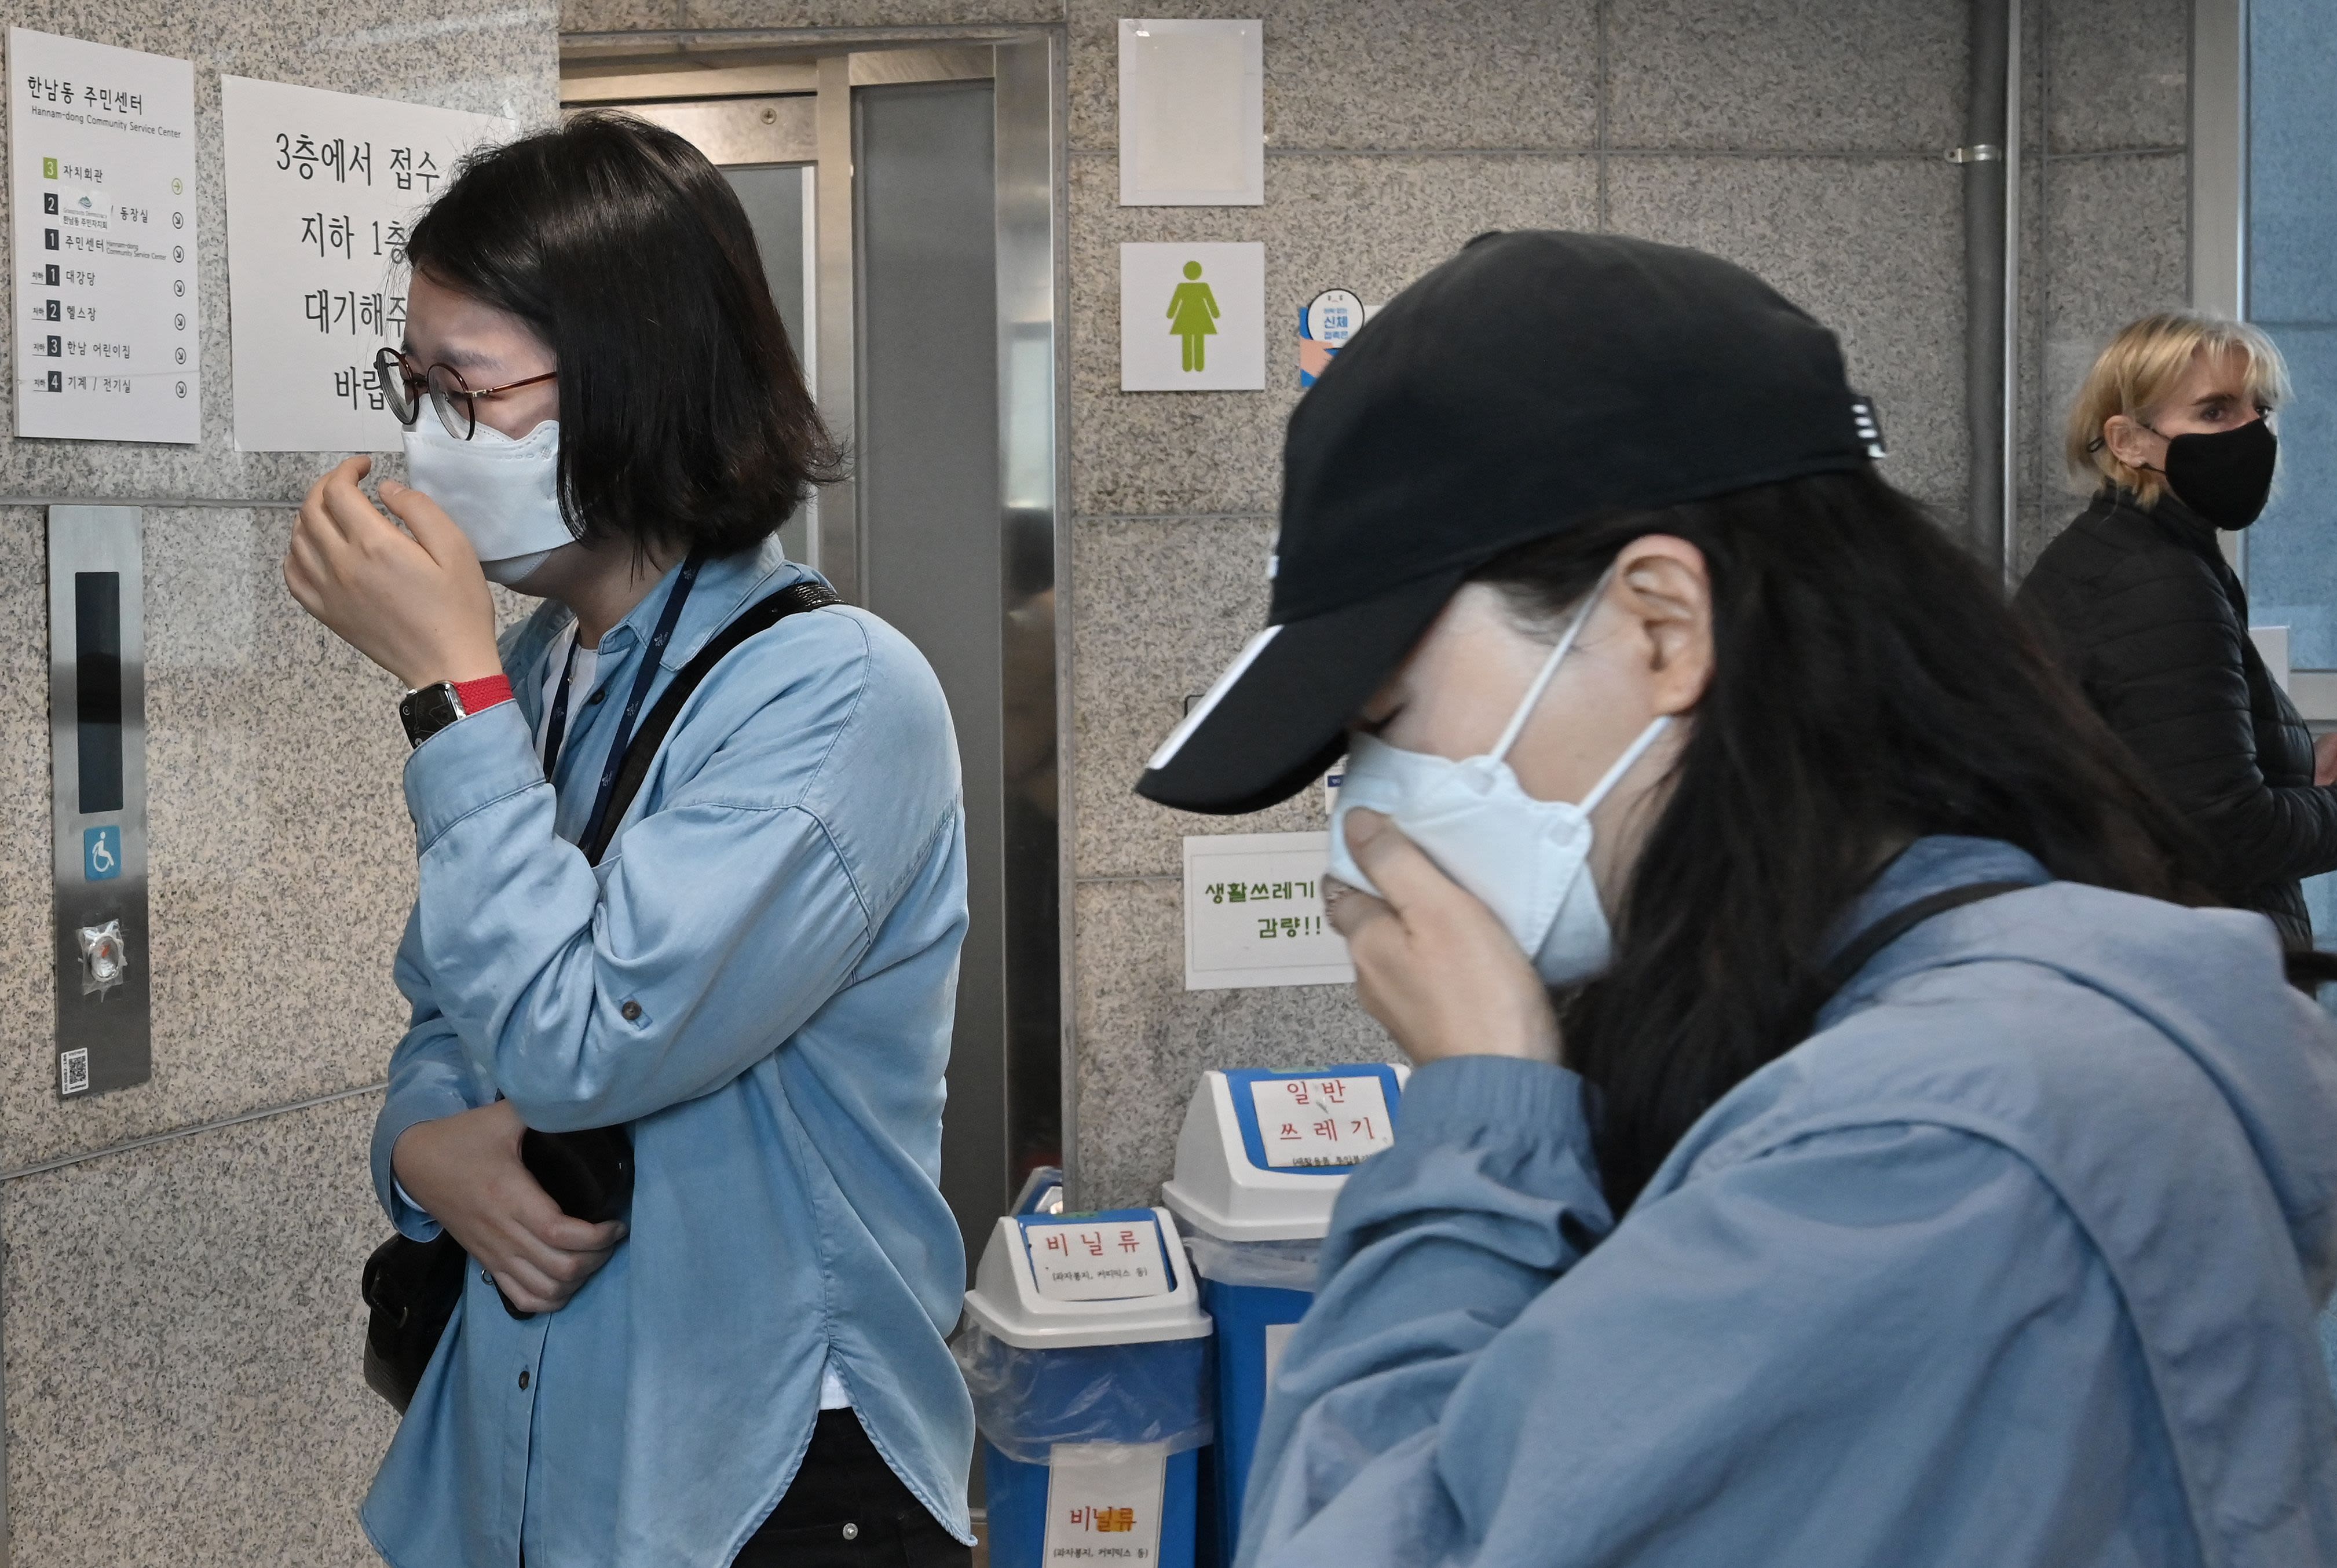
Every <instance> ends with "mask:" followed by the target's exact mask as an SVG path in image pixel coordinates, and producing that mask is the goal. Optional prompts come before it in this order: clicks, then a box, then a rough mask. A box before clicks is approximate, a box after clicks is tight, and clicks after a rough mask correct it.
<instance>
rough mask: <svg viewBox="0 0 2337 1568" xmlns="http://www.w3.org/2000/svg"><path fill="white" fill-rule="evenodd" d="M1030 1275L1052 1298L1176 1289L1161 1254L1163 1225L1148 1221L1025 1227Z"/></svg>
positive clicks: (1114, 1297) (1107, 1297) (1123, 1296)
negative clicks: (1029, 1253)
mask: <svg viewBox="0 0 2337 1568" xmlns="http://www.w3.org/2000/svg"><path fill="white" fill-rule="evenodd" d="M1022 1238H1023V1241H1024V1243H1025V1244H1026V1245H1027V1246H1028V1247H1029V1248H1030V1250H1031V1276H1032V1281H1033V1283H1035V1284H1036V1285H1037V1286H1038V1287H1039V1294H1040V1296H1041V1297H1042V1298H1043V1299H1046V1300H1049V1301H1126V1300H1131V1299H1136V1298H1138V1297H1143V1296H1166V1295H1168V1293H1169V1291H1170V1290H1171V1289H1174V1287H1173V1286H1172V1285H1171V1283H1170V1282H1169V1279H1168V1262H1167V1260H1166V1259H1164V1258H1162V1256H1161V1253H1160V1227H1159V1225H1158V1224H1156V1223H1155V1222H1153V1221H1152V1220H1072V1221H1070V1222H1068V1223H1065V1224H1061V1225H1026V1226H1024V1227H1023V1228H1022Z"/></svg>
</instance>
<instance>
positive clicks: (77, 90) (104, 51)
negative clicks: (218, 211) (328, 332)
mask: <svg viewBox="0 0 2337 1568" xmlns="http://www.w3.org/2000/svg"><path fill="white" fill-rule="evenodd" d="M8 130H9V136H8V141H9V160H8V162H9V176H10V192H11V200H12V201H13V202H14V208H13V211H12V217H13V221H14V228H15V250H14V252H13V254H12V257H11V265H12V266H13V267H14V269H15V288H14V289H11V290H10V294H9V298H10V302H11V307H12V309H14V310H15V319H16V333H15V349H16V352H15V361H16V363H15V390H16V434H17V435H19V436H62V437H65V438H68V439H76V440H86V441H157V442H174V443H181V444H187V445H191V444H193V443H195V442H197V441H200V439H201V438H202V317H201V313H200V310H198V309H197V308H196V304H197V301H196V292H195V285H196V271H195V260H196V246H195V218H196V211H197V203H196V201H195V196H196V191H195V136H194V131H195V68H194V66H193V65H192V64H190V63H189V62H187V61H184V60H172V59H168V58H165V57H164V56H162V55H160V54H141V53H139V52H138V51H136V50H134V49H116V48H113V47H112V46H111V45H108V44H91V43H86V42H84V41H83V40H81V39H79V38H60V37H56V36H54V34H47V33H35V32H33V31H32V30H30V29H29V28H24V27H11V28H10V29H8Z"/></svg>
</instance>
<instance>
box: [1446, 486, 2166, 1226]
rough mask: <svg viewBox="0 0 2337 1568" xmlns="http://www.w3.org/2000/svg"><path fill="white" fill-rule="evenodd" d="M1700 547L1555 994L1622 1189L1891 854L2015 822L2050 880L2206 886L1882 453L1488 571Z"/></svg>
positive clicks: (2011, 828) (1523, 551)
mask: <svg viewBox="0 0 2337 1568" xmlns="http://www.w3.org/2000/svg"><path fill="white" fill-rule="evenodd" d="M1645 534H1670V535H1673V536H1675V537H1677V538H1680V539H1684V540H1686V541H1687V542H1688V543H1689V544H1694V545H1695V546H1696V547H1697V549H1698V550H1700V551H1702V552H1703V553H1704V558H1705V562H1706V570H1707V572H1708V573H1709V575H1710V579H1711V583H1712V590H1711V591H1712V635H1713V653H1714V668H1713V674H1712V681H1711V684H1710V686H1709V688H1708V689H1707V691H1706V693H1705V696H1704V698H1703V701H1701V702H1700V703H1699V704H1698V705H1697V710H1696V713H1695V720H1694V726H1693V729H1692V730H1691V731H1690V734H1689V737H1688V740H1687V743H1686V745H1685V746H1684V747H1683V748H1682V750H1681V753H1680V756H1679V759H1678V761H1677V765H1676V768H1675V770H1674V773H1673V776H1672V778H1671V779H1669V780H1668V793H1667V795H1666V796H1664V797H1661V805H1660V807H1659V808H1658V813H1659V814H1658V816H1657V818H1656V820H1655V821H1654V822H1653V823H1651V824H1649V826H1648V833H1647V837H1646V840H1645V848H1644V850H1643V852H1642V854H1641V857H1640V859H1639V861H1638V866H1637V867H1636V869H1635V870H1634V871H1633V872H1632V875H1631V878H1630V883H1629V886H1628V888H1627V889H1626V890H1625V893H1624V896H1623V897H1622V899H1621V900H1620V907H1619V909H1618V913H1617V918H1616V921H1615V962H1614V965H1613V966H1612V967H1611V968H1610V969H1609V971H1608V972H1607V973H1606V974H1605V975H1603V976H1602V977H1600V978H1599V979H1598V980H1597V981H1594V982H1592V983H1591V984H1589V985H1586V986H1584V987H1583V988H1582V989H1581V990H1580V991H1579V992H1578V993H1576V994H1575V995H1573V996H1572V997H1571V998H1570V999H1569V1000H1568V1002H1567V1003H1566V1005H1565V1014H1564V1027H1565V1037H1566V1050H1567V1056H1568V1060H1569V1063H1571V1064H1573V1065H1574V1066H1576V1067H1577V1068H1578V1069H1579V1071H1580V1072H1581V1073H1582V1075H1583V1077H1584V1078H1585V1080H1586V1081H1587V1082H1588V1083H1590V1084H1592V1085H1594V1086H1595V1088H1596V1090H1597V1091H1598V1093H1597V1100H1598V1115H1597V1126H1598V1130H1599V1131H1598V1148H1599V1164H1600V1167H1601V1171H1602V1173H1603V1175H1604V1177H1605V1182H1606V1188H1607V1195H1608V1199H1609V1202H1610V1203H1611V1204H1613V1205H1614V1207H1615V1209H1616V1210H1617V1211H1618V1213H1619V1212H1620V1211H1621V1210H1623V1209H1624V1208H1625V1207H1626V1206H1628V1204H1629V1203H1630V1202H1631V1201H1632V1200H1633V1199H1634V1198H1636V1197H1637V1196H1638V1192H1639V1191H1640V1190H1641V1189H1642V1188H1643V1187H1645V1186H1646V1185H1647V1182H1648V1178H1649V1177H1651V1176H1652V1175H1654V1173H1655V1171H1656V1168H1657V1166H1658V1165H1660V1164H1661V1163H1662V1162H1663V1160H1664V1157H1665V1155H1667V1153H1668V1152H1670V1151H1671V1149H1672V1147H1673V1145H1674V1144H1676V1143H1677V1142H1679V1140H1680V1138H1681V1137H1682V1135H1683V1134H1685V1133H1686V1132H1687V1130H1688V1128H1689V1126H1690V1125H1691V1124H1692V1123H1694V1122H1695V1121H1696V1120H1697V1117H1699V1116H1701V1115H1702V1114H1703V1113H1704V1112H1705V1111H1706V1110H1707V1109H1708V1108H1709V1107H1710V1106H1711V1105H1712V1104H1713V1103H1715V1102H1716V1101H1717V1100H1718V1099H1720V1097H1721V1096H1722V1095H1724V1094H1726V1093H1728V1091H1729V1090H1730V1089H1732V1088H1734V1087H1735V1086H1736V1084H1737V1083H1741V1082H1743V1081H1744V1079H1745V1077H1747V1076H1748V1075H1749V1074H1751V1073H1753V1072H1754V1071H1755V1069H1757V1068H1759V1067H1761V1066H1762V1065H1763V1064H1764V1063H1768V1062H1770V1061H1772V1060H1774V1059H1775V1058H1776V1057H1778V1056H1779V1055H1782V1054H1784V1053H1785V1052H1786V1051H1787V1050H1790V1049H1791V1048H1792V1047H1793V1046H1794V1045H1795V1044H1798V1043H1799V1042H1800V1040H1801V1038H1802V1037H1803V1035H1804V1034H1805V1033H1806V1031H1807V1027H1808V1024H1809V1018H1808V1016H1807V1012H1808V1005H1807V1002H1806V1000H1805V997H1806V991H1805V989H1804V988H1805V987H1806V986H1807V985H1809V983H1810V981H1811V979H1812V977H1813V975H1814V974H1815V972H1816V970H1817V969H1818V967H1819V966H1820V965H1821V963H1822V962H1823V960H1824V956H1825V944H1826V942H1827V940H1828V937H1829V936H1830V935H1831V934H1833V933H1834V931H1835V926H1836V925H1837V922H1838V921H1839V920H1840V919H1841V917H1842V916H1843V914H1844V912H1845V911H1846V910H1847V909H1848V907H1850V905H1851V903H1852V901H1853V899H1854V898H1855V897H1857V896H1858V894H1859V893H1860V892H1861V890H1862V889H1863V887H1865V885H1866V884H1867V883H1868V882H1869V881H1871V880H1872V878H1873V876H1874V874H1875V872H1876V870H1877V864H1878V857H1879V856H1881V855H1882V854H1885V853H1887V847H1889V846H1891V845H1893V844H1896V843H1899V842H1902V841H1903V840H1905V839H1906V838H1909V837H1911V836H1920V835H1923V834H1930V833H1955V834H1969V835H1971V836H1973V837H1976V838H1999V839H2002V840H2004V841H2006V842H2008V843H2011V844H2015V845H2018V846H2019V847H2020V848H2023V849H2026V850H2027V851H2029V853H2030V854H2031V855H2033V856H2035V857H2036V858H2038V859H2039V861H2041V862H2042V863H2043V864H2044V866H2045V867H2046V868H2047V869H2048V870H2049V871H2050V872H2052V874H2053V875H2054V876H2055V877H2060V878H2064V879H2067V880H2070V881H2077V882H2089V883H2093V884H2095V885H2097V886H2098V887H2113V888H2118V889H2121V890H2123V891H2127V892H2131V893H2140V894H2146V895H2148V896H2150V897H2160V898H2173V899H2177V900H2179V901H2183V902H2190V903H2196V902H2201V901H2204V900H2203V897H2202V896H2201V895H2200V894H2199V892H2198V890H2197V889H2198V881H2197V877H2196V875H2195V871H2194V869H2193V867H2195V865H2196V864H2197V850H2196V848H2195V845H2194V843H2193V840H2192V836H2191V832H2190V829H2189V828H2188V827H2187V826H2186V825H2185V822H2184V821H2183V819H2182V818H2180V817H2179V816H2178V815H2177V814H2176V811H2175V810H2174V809H2173V808H2172V807H2171V806H2169V805H2168V804H2167V803H2166V801H2165V800H2164V799H2161V797H2160V796H2159V795H2158V794H2157V792H2156V790H2155V789H2154V788H2153V787H2152V786H2151V785H2150V784H2149V783H2148V782H2147V781H2146V779H2144V778H2143V776H2142V775H2141V773H2140V771H2139V767H2138V764H2137V763H2136V762H2135V761H2134V760H2133V759H2132V758H2131V757H2130V756H2129V755H2128V754H2127V751H2126V750H2125V748H2124V747H2123V746H2122V745H2120V743H2119V742H2118V740H2117V738H2116V737H2115V736H2113V735H2112V734H2111V732H2110V731H2109V730H2108V728H2107V726H2105V725H2104V724H2103V723H2102V722H2101V720H2099V719H2097V717H2096V716H2095V715H2094V714H2093V712H2092V711H2090V710H2089V709H2088V707H2087V705H2086V703H2085V701H2084V699H2083V698H2082V696H2081V695H2080V694H2079V693H2078V691H2077V690H2076V689H2075V688H2074V687H2073V686H2072V685H2071V683H2070V682H2069V681H2068V679H2067V678H2066V677H2065V676H2063V674H2062V673H2061V672H2060V671H2058V669H2057V668H2056V667H2055V666H2054V664H2053V663H2052V662H2051V660H2050V658H2049V656H2048V655H2047V654H2046V652H2044V650H2043V648H2042V646H2041V644H2040V643H2039V642H2038V641H2037V640H2036V639H2035V638H2034V637H2033V636H2032V635H2031V634H2030V633H2029V631H2028V629H2027V628H2026V626H2025V625H2024V624H2023V623H2022V622H2019V620H2018V619H2017V618H2016V617H2015V615H2014V613H2013V612H2012V610H2011V609H2010V608H2009V606H2008V605H2007V604H2006V603H2005V600H2004V596H2003V593H2002V592H2001V591H2000V589H1999V587H1998V586H1997V584H1996V583H1993V582H1992V581H1990V578H1989V576H1988V575H1987V574H1986V573H1984V572H1983V571H1982V570H1981V568H1980V566H1979V564H1977V563H1976V562H1975V561H1973V560H1972V559H1971V558H1970V556H1968V555H1967V554H1964V553H1963V552H1962V551H1961V550H1960V549H1959V548H1957V547H1956V546H1955V545H1954V544H1951V542H1950V541H1949V539H1948V538H1947V536H1946V535H1945V534H1943V533H1942V532H1941V529H1940V528H1939V526H1938V525H1937V524H1934V523H1933V522H1932V521H1931V519H1930V518H1929V517H1928V516H1926V515H1924V513H1923V512H1922V510H1921V508H1920V507H1919V506H1918V505H1916V504H1915V503H1914V502H1912V501H1911V500H1909V499H1908V498H1907V497H1905V496H1903V495H1900V494H1899V493H1898V492H1897V491H1895V490H1893V489H1892V488H1891V486H1890V485H1886V484H1885V483H1883V482H1882V480H1881V479H1880V478H1877V477H1876V476H1874V475H1873V473H1872V472H1858V473H1847V474H1826V475H1816V476H1814V477H1810V478H1804V479H1794V480H1788V481H1786V482H1785V483H1783V484H1776V485H1762V486H1760V487H1758V488H1755V489H1750V490H1743V491H1738V492H1736V493H1735V494H1733V495H1724V496H1721V497H1718V498H1716V499H1714V500H1709V501H1701V502H1697V503H1694V504H1692V505H1685V506H1677V507H1671V508H1667V509H1666V510H1663V511H1660V512H1645V513H1636V514H1631V515H1619V516H1615V517H1611V518H1609V519H1607V520H1604V521H1602V522H1599V523H1595V524H1591V525H1589V526H1587V527H1583V528H1579V529H1575V530H1571V531H1569V532H1568V533H1566V534H1561V535H1558V536H1554V537H1552V538H1550V539H1548V540H1543V541H1539V542H1536V543H1534V544H1528V545H1524V546H1522V547H1521V548H1519V549H1516V550H1513V551H1511V552H1510V553H1509V554H1506V555H1503V556H1502V557H1501V558H1500V559H1499V560H1497V561H1495V562H1494V563H1493V564H1491V565H1490V566H1488V567H1487V568H1485V569H1484V570H1483V571H1482V572H1481V573H1478V574H1477V579H1478V580H1479V581H1482V582H1488V583H1493V584H1495V585H1497V586H1499V587H1501V589H1502V590H1503V591H1504V593H1506V595H1507V596H1508V597H1509V599H1510V601H1511V604H1512V606H1513V608H1514V609H1515V610H1516V611H1517V612H1518V613H1521V615H1523V616H1525V617H1527V618H1528V619H1529V620H1530V622H1532V623H1535V624H1537V625H1540V624H1550V625H1554V624H1555V623H1557V622H1560V620H1562V618H1563V617H1564V616H1565V615H1566V614H1567V613H1568V612H1569V609H1570V608H1571V607H1573V606H1574V605H1576V604H1578V603H1579V602H1580V601H1581V599H1582V598H1583V596H1584V595H1585V594H1586V593H1589V592H1590V590H1591V588H1592V587H1593V586H1594V585H1595V584H1596V583H1597V582H1598V580H1599V575H1600V573H1603V572H1604V571H1605V570H1606V568H1607V566H1608V564H1609V563H1610V562H1612V561H1613V560H1614V558H1615V555H1616V553H1617V552H1618V551H1619V550H1620V549H1622V547H1623V546H1624V545H1625V544H1628V543H1629V542H1630V541H1632V540H1633V539H1636V538H1638V537H1640V536H1642V535H1645Z"/></svg>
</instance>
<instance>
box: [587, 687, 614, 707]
mask: <svg viewBox="0 0 2337 1568" xmlns="http://www.w3.org/2000/svg"><path fill="white" fill-rule="evenodd" d="M608 694H609V689H608V688H607V687H606V686H603V687H601V689H600V690H599V691H595V692H593V693H592V700H591V701H588V702H586V703H585V704H584V706H585V707H587V708H598V707H599V706H600V705H601V698H603V697H606V696H607V695H608Z"/></svg>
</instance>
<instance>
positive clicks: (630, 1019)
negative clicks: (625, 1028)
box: [617, 1002, 641, 1024]
mask: <svg viewBox="0 0 2337 1568" xmlns="http://www.w3.org/2000/svg"><path fill="white" fill-rule="evenodd" d="M617 1011H618V1012H620V1013H622V1014H624V1015H625V1022H626V1023H628V1024H638V1023H640V1021H641V1005H640V1003H638V1002H628V1003H626V1004H625V1005H623V1006H622V1007H620V1008H618V1009H617Z"/></svg>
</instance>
